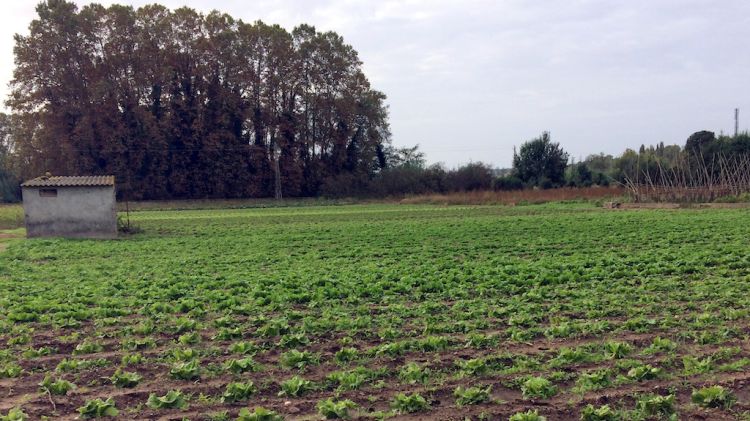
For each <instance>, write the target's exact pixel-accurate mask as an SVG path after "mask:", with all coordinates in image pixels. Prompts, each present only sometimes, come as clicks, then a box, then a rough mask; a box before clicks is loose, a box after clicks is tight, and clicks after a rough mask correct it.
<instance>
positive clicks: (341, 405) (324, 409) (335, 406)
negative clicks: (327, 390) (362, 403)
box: [316, 398, 357, 419]
mask: <svg viewBox="0 0 750 421" xmlns="http://www.w3.org/2000/svg"><path fill="white" fill-rule="evenodd" d="M316 407H317V408H318V413H319V414H320V415H322V416H323V417H325V418H326V419H337V418H338V419H349V418H350V414H349V410H351V409H354V408H356V407H357V404H356V403H354V402H352V401H350V400H349V399H344V400H340V401H337V400H333V399H332V398H328V399H325V400H322V401H320V402H318V404H317V405H316Z"/></svg>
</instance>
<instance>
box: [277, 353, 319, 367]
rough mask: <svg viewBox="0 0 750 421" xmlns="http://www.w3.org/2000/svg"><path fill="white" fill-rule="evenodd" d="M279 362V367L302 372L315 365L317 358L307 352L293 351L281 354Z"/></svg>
mask: <svg viewBox="0 0 750 421" xmlns="http://www.w3.org/2000/svg"><path fill="white" fill-rule="evenodd" d="M280 361H281V366H282V367H284V368H287V369H292V368H296V369H298V370H303V369H304V368H305V367H307V366H309V365H317V364H318V356H317V355H314V354H313V353H311V352H309V351H298V350H296V349H293V350H291V351H288V352H285V353H283V354H281V357H280Z"/></svg>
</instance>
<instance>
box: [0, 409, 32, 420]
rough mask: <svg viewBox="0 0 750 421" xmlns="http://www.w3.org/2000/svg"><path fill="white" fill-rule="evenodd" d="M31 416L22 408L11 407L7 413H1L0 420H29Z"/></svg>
mask: <svg viewBox="0 0 750 421" xmlns="http://www.w3.org/2000/svg"><path fill="white" fill-rule="evenodd" d="M28 419H29V416H28V415H26V413H25V412H23V411H22V410H21V408H11V409H9V410H8V413H7V414H5V415H0V421H27V420H28Z"/></svg>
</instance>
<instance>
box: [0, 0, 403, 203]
mask: <svg viewBox="0 0 750 421" xmlns="http://www.w3.org/2000/svg"><path fill="white" fill-rule="evenodd" d="M36 11H37V14H38V16H37V18H36V19H35V20H33V21H32V22H31V24H30V26H29V34H28V35H16V36H15V48H14V54H15V62H16V67H15V71H14V77H13V80H12V82H11V95H10V98H9V100H8V102H7V104H8V105H9V107H10V108H11V110H12V116H11V117H8V116H5V117H3V119H4V121H3V123H4V124H5V126H6V127H10V131H11V133H10V134H9V135H8V136H7V137H6V139H4V140H5V142H4V143H6V144H8V143H10V146H8V148H9V149H10V152H8V151H6V152H8V153H10V156H11V157H10V162H9V163H8V165H9V166H10V170H11V171H12V172H13V173H14V174H16V176H17V177H18V178H20V179H24V178H29V177H33V176H38V175H40V174H43V173H44V172H46V171H50V172H52V173H53V174H114V175H115V176H116V177H117V180H118V184H119V185H120V186H121V187H120V188H121V190H122V189H125V190H126V191H127V192H128V193H129V194H130V195H131V198H133V199H157V198H159V199H162V198H197V197H201V198H203V197H261V196H273V195H279V194H283V195H289V196H314V195H318V194H319V193H320V192H321V188H322V186H323V185H324V184H325V183H326V182H327V181H328V180H330V179H336V178H348V177H354V178H357V179H359V178H363V179H367V178H370V177H373V176H374V174H375V173H377V172H378V171H379V170H380V169H382V168H385V167H386V166H387V165H388V155H389V153H390V151H391V149H392V147H391V146H390V133H389V127H388V115H387V108H386V106H385V103H384V101H385V95H384V94H383V93H382V92H380V91H377V90H375V89H373V88H372V87H371V86H370V83H369V81H368V80H367V78H366V77H365V75H364V73H363V71H362V63H361V61H360V59H359V58H358V54H357V52H356V51H355V50H354V48H352V47H351V46H350V45H348V44H346V43H345V42H344V40H343V38H342V37H341V36H339V35H338V34H336V33H334V32H318V31H316V29H315V28H314V27H312V26H309V25H300V26H298V27H296V28H294V29H293V30H292V31H291V32H288V31H287V30H285V29H284V28H282V27H280V26H278V25H266V24H264V23H263V22H260V21H258V22H254V23H245V22H243V21H241V20H237V19H234V18H232V17H231V16H229V15H227V14H222V13H219V12H212V13H209V14H207V15H203V14H201V13H198V12H196V11H195V10H192V9H190V8H186V7H183V8H180V9H176V10H173V11H172V10H169V9H167V8H165V7H163V6H160V5H150V6H144V7H141V8H138V9H134V8H133V7H129V6H121V5H112V6H110V7H103V6H101V5H98V4H90V5H87V6H84V7H82V8H80V9H79V8H78V7H77V6H76V5H75V4H74V3H73V2H70V1H67V0H47V1H44V2H42V3H40V4H39V5H38V6H37V9H36ZM8 153H6V155H7V154H8ZM4 168H8V166H5V167H4Z"/></svg>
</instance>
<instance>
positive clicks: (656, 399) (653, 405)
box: [636, 395, 677, 420]
mask: <svg viewBox="0 0 750 421" xmlns="http://www.w3.org/2000/svg"><path fill="white" fill-rule="evenodd" d="M674 405H675V395H667V396H660V395H647V396H643V397H641V398H640V399H638V401H637V402H636V409H637V410H638V411H640V412H641V413H642V414H643V415H645V416H646V417H670V418H672V417H674V419H675V420H676V419H677V418H676V416H675V415H676V414H675V411H674Z"/></svg>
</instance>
